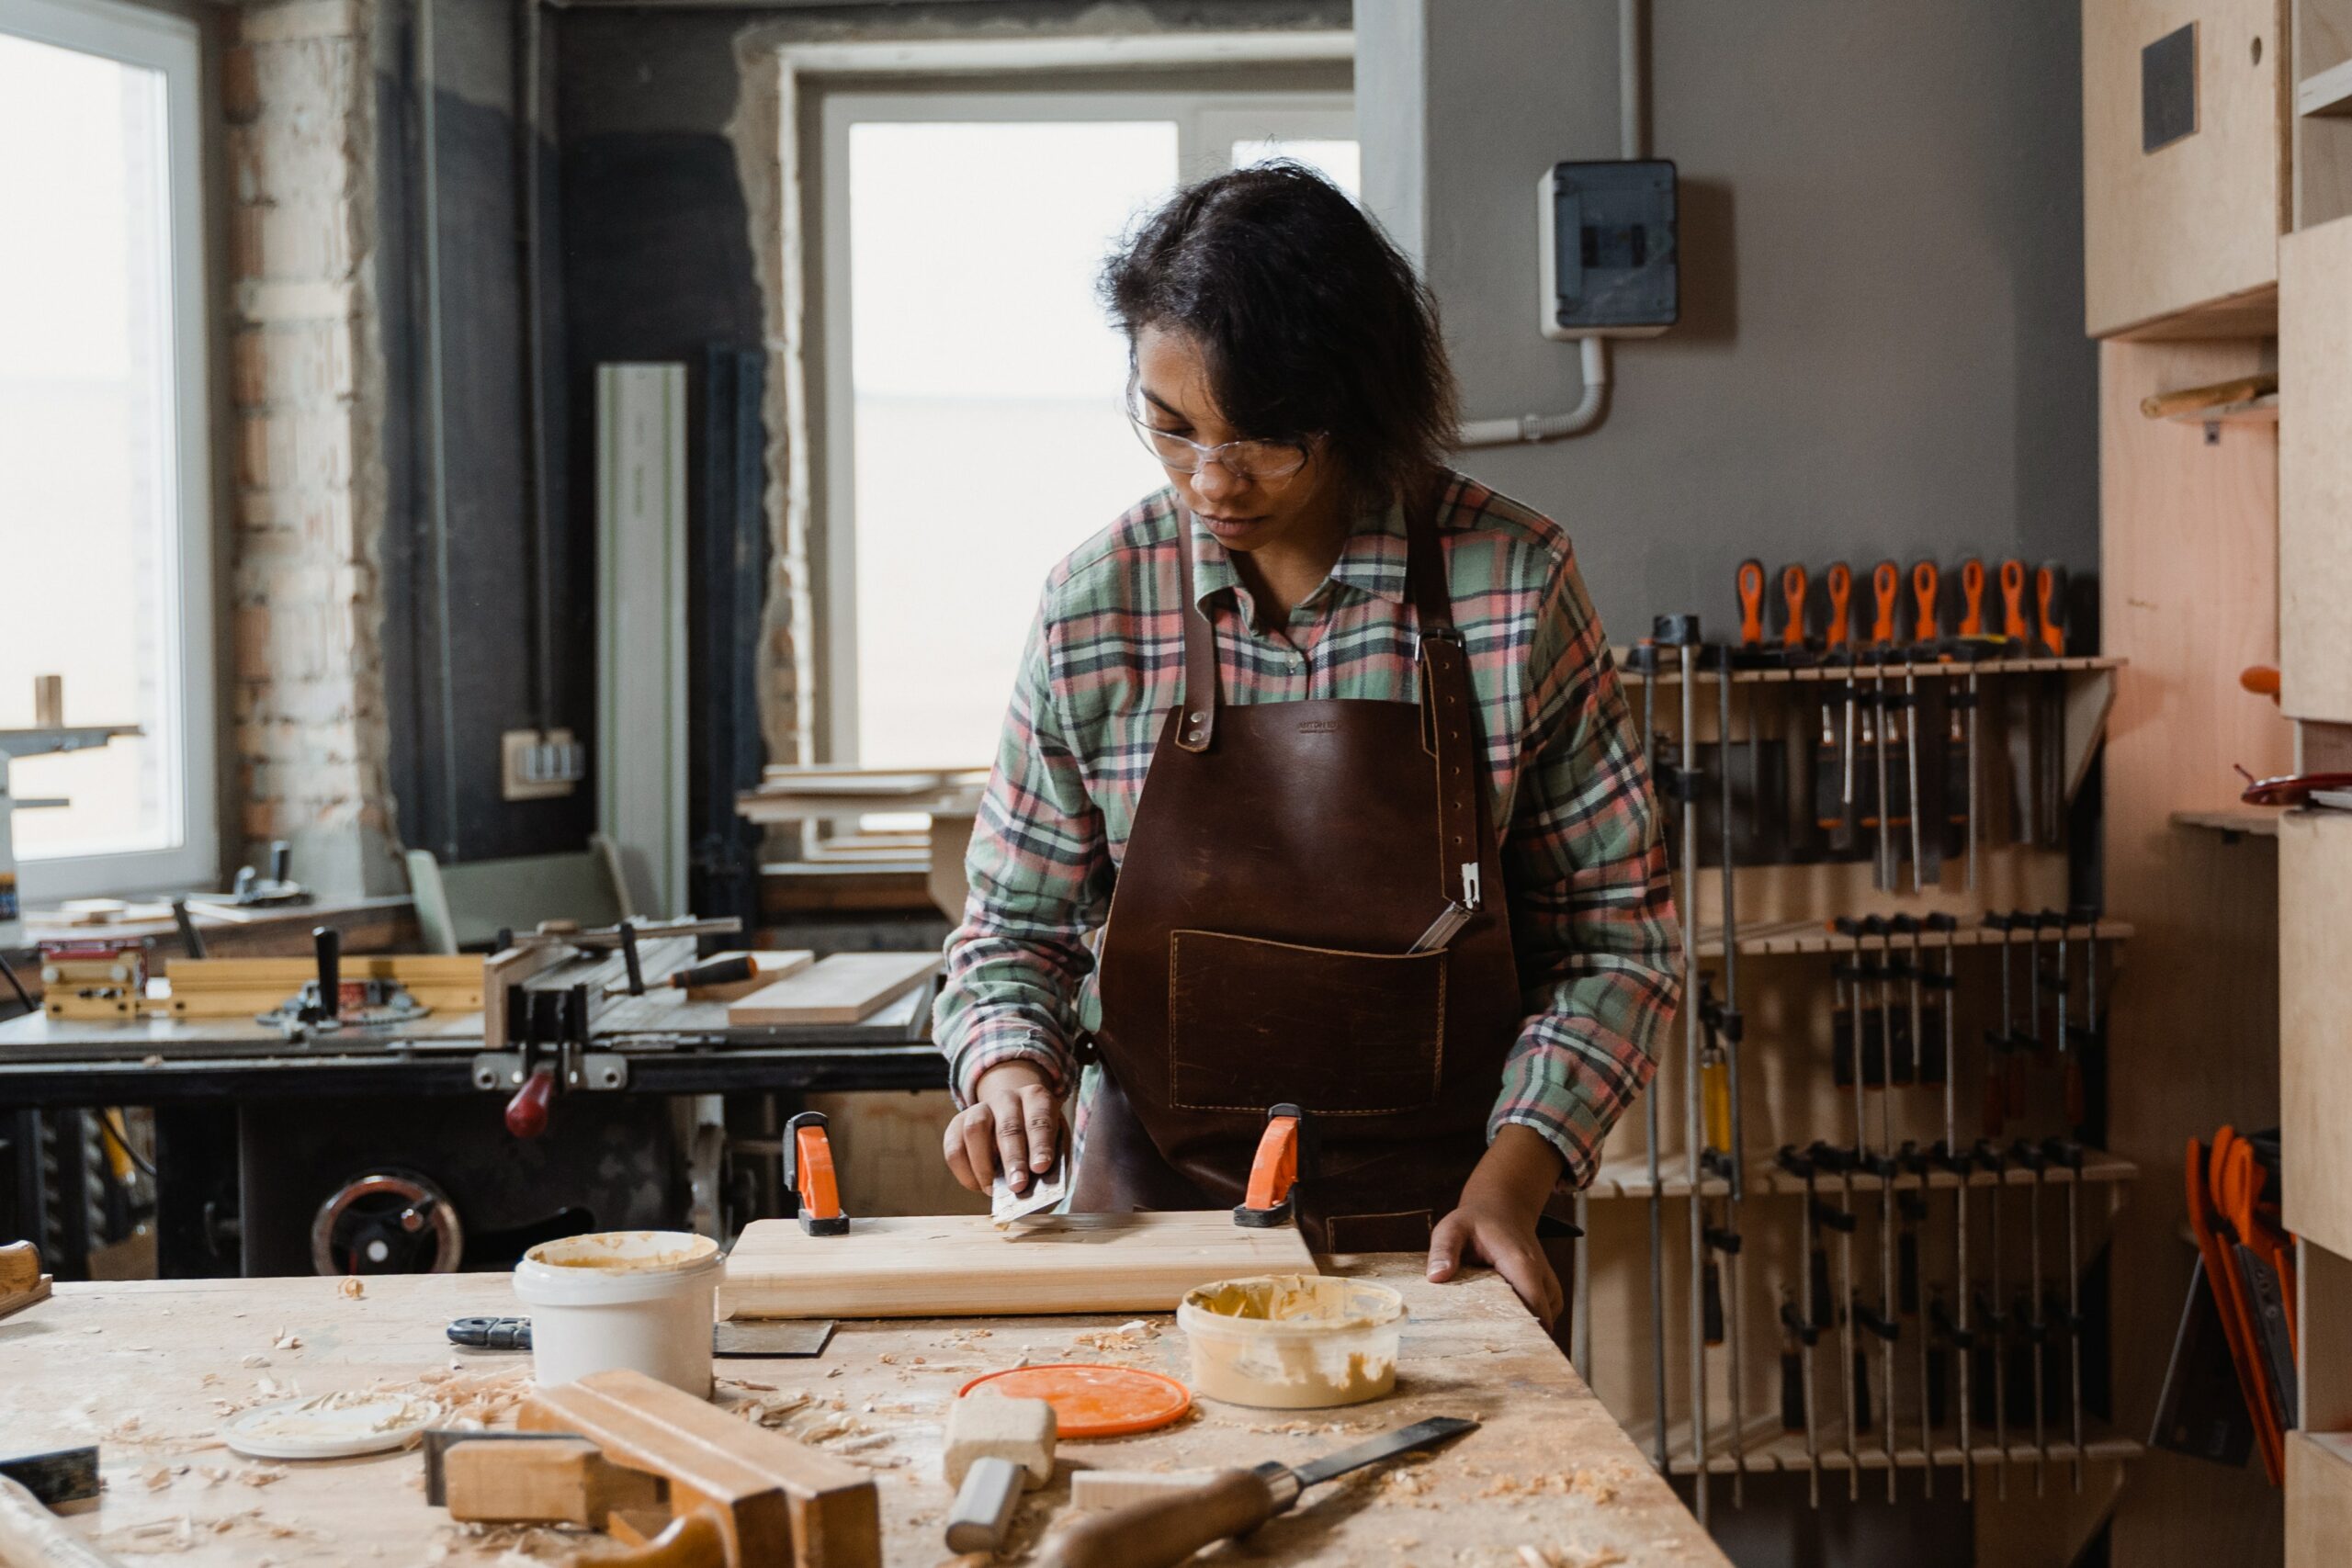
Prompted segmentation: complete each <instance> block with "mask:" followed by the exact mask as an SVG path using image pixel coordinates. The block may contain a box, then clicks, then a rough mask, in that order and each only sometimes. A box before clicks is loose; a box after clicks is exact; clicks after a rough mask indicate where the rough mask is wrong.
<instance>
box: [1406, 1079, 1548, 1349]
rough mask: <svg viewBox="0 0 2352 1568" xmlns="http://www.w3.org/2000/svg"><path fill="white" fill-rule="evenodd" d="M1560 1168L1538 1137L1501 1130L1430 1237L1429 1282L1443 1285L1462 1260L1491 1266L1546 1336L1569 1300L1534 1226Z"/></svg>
mask: <svg viewBox="0 0 2352 1568" xmlns="http://www.w3.org/2000/svg"><path fill="white" fill-rule="evenodd" d="M1559 1171H1560V1156H1559V1155H1558V1153H1557V1152H1556V1151H1555V1150H1554V1149H1553V1147H1552V1145H1550V1144H1549V1143H1548V1142H1546V1141H1545V1140H1544V1137H1543V1135H1542V1134H1539V1133H1537V1132H1535V1131H1534V1130H1533V1129H1532V1128H1529V1127H1522V1126H1520V1125H1518V1124H1517V1123H1512V1124H1510V1125H1508V1126H1505V1127H1503V1128H1502V1129H1501V1130H1500V1132H1499V1133H1498V1134H1497V1136H1496V1138H1495V1141H1494V1143H1493V1145H1490V1146H1489V1147H1488V1148H1487V1153H1486V1155H1485V1156H1484V1157H1482V1158H1481V1159H1480V1160H1479V1161H1478V1167H1477V1168H1476V1170H1474V1171H1472V1172H1471V1174H1470V1179H1469V1180H1468V1181H1466V1182H1464V1184H1463V1188H1462V1202H1461V1205H1460V1206H1459V1207H1458V1208H1456V1209H1455V1210H1454V1211H1453V1213H1450V1214H1448V1215H1446V1216H1445V1218H1443V1219H1442V1220H1440V1221H1439V1222H1438V1223H1437V1228H1436V1229H1435V1230H1434V1231H1432V1232H1430V1280H1432V1281H1435V1282H1437V1283H1440V1284H1442V1283H1444V1282H1445V1281H1446V1280H1451V1279H1453V1276H1454V1274H1455V1272H1456V1271H1457V1270H1458V1269H1460V1268H1461V1266H1462V1264H1463V1263H1464V1261H1470V1262H1483V1263H1487V1264H1491V1265H1492V1266H1493V1267H1494V1270H1495V1272H1496V1273H1498V1274H1500V1275H1501V1276H1502V1277H1503V1279H1504V1280H1507V1281H1509V1283H1510V1288H1511V1289H1512V1290H1514V1291H1516V1292H1519V1299H1520V1300H1521V1301H1522V1302H1524V1303H1527V1310H1528V1311H1530V1312H1532V1313H1533V1314H1535V1316H1536V1318H1537V1320H1538V1321H1539V1322H1541V1323H1542V1324H1543V1325H1544V1328H1545V1330H1547V1331H1548V1330H1549V1329H1550V1328H1551V1326H1552V1325H1553V1324H1554V1323H1555V1322H1557V1321H1558V1319H1559V1316H1560V1313H1561V1310H1562V1309H1563V1308H1564V1307H1565V1306H1566V1297H1565V1295H1564V1294H1563V1293H1562V1292H1561V1290H1560V1276H1559V1275H1558V1274H1557V1273H1555V1271H1554V1270H1553V1268H1552V1265H1551V1263H1550V1261H1549V1260H1548V1259H1546V1258H1544V1247H1543V1245H1542V1244H1541V1243H1540V1242H1538V1241H1537V1240H1536V1239H1535V1222H1536V1221H1537V1220H1538V1219H1540V1218H1541V1217H1542V1216H1543V1213H1544V1201H1545V1200H1546V1199H1548V1198H1549V1197H1550V1196H1551V1192H1552V1184H1553V1183H1554V1182H1555V1180H1557V1179H1558V1177H1559Z"/></svg>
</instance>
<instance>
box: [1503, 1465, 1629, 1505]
mask: <svg viewBox="0 0 2352 1568" xmlns="http://www.w3.org/2000/svg"><path fill="white" fill-rule="evenodd" d="M1476 1495H1477V1496H1479V1497H1481V1498H1488V1499H1494V1498H1501V1499H1508V1500H1510V1501H1512V1502H1526V1501H1528V1500H1530V1499H1532V1498H1536V1497H1584V1498H1588V1499H1589V1500H1590V1501H1592V1502H1594V1503H1607V1502H1609V1501H1611V1499H1613V1498H1614V1497H1615V1496H1616V1495H1617V1488H1616V1486H1615V1485H1614V1484H1613V1483H1612V1482H1611V1479H1610V1478H1609V1477H1606V1476H1602V1475H1600V1474H1598V1473H1596V1472H1593V1471H1589V1470H1574V1471H1561V1472H1557V1473H1555V1474H1551V1475H1537V1476H1528V1477H1521V1476H1516V1475H1498V1476H1497V1477H1495V1478H1494V1479H1493V1480H1492V1481H1489V1482H1488V1483H1487V1484H1486V1485H1484V1486H1482V1487H1480V1488H1479V1489H1478V1492H1477V1494H1476Z"/></svg>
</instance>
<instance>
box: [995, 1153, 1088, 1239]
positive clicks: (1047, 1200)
mask: <svg viewBox="0 0 2352 1568" xmlns="http://www.w3.org/2000/svg"><path fill="white" fill-rule="evenodd" d="M1068 1192H1069V1150H1068V1149H1067V1148H1065V1149H1064V1150H1063V1151H1062V1152H1061V1153H1060V1155H1058V1156H1056V1158H1055V1160H1054V1168H1052V1169H1051V1170H1048V1171H1046V1173H1045V1174H1044V1175H1043V1176H1034V1177H1032V1178H1031V1179H1030V1182H1029V1190H1028V1191H1026V1192H1015V1191H1013V1190H1012V1188H1011V1187H1010V1186H1008V1185H1007V1184H1006V1182H1005V1179H1004V1173H1003V1172H1002V1171H999V1172H997V1178H996V1182H995V1184H994V1185H993V1186H991V1187H990V1188H989V1223H990V1224H994V1225H995V1226H996V1228H997V1229H999V1230H1008V1229H1010V1228H1012V1226H1014V1225H1016V1224H1021V1223H1022V1222H1023V1221H1024V1220H1028V1219H1030V1218H1031V1216H1033V1215H1037V1214H1042V1213H1044V1212H1045V1211H1046V1210H1048V1209H1051V1208H1054V1207H1056V1206H1057V1205H1058V1204H1059V1203H1060V1202H1061V1201H1062V1199H1063V1198H1064V1197H1065V1196H1066V1195H1067V1194H1068Z"/></svg>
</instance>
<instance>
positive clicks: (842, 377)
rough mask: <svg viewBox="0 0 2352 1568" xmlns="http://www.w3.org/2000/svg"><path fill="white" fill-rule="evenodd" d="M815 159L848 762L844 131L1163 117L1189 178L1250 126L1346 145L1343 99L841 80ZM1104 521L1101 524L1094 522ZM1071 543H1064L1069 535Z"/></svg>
mask: <svg viewBox="0 0 2352 1568" xmlns="http://www.w3.org/2000/svg"><path fill="white" fill-rule="evenodd" d="M815 119H816V126H815V129H816V131H817V138H816V139H817V142H818V146H817V149H816V152H817V156H816V158H815V159H814V160H813V162H814V164H815V170H814V175H815V178H814V181H813V183H814V185H815V187H816V188H815V191H814V193H813V195H814V197H815V199H814V202H813V204H812V205H813V206H814V209H815V213H816V217H817V234H818V237H819V243H818V245H817V246H816V247H815V251H816V254H812V255H809V256H808V257H807V258H806V260H807V262H808V264H809V270H810V271H811V272H813V273H814V274H815V277H814V278H813V279H812V281H813V282H814V283H815V286H816V287H815V288H813V289H812V290H811V292H812V294H813V295H814V296H815V298H814V299H813V300H812V301H811V303H812V304H813V305H814V306H815V307H816V310H815V313H816V315H817V317H818V321H819V332H818V334H817V335H818V345H817V347H818V353H817V355H816V356H815V357H817V358H818V360H819V362H820V370H819V373H818V375H817V376H815V377H813V378H812V380H813V381H814V382H815V383H816V384H815V386H814V388H813V390H814V391H815V392H816V404H817V407H816V410H815V411H814V412H815V413H816V416H817V417H816V420H815V424H816V433H815V434H817V438H818V439H817V446H818V454H817V455H818V457H819V458H820V461H819V464H818V469H819V473H818V477H817V482H816V484H815V486H814V488H815V490H816V491H817V494H816V496H815V498H814V499H815V502H816V504H815V507H814V512H815V513H816V515H817V517H819V518H820V519H821V523H820V529H819V541H818V542H819V545H820V559H819V561H818V562H816V563H815V565H816V567H817V570H816V580H817V581H818V583H819V584H820V592H817V593H816V594H814V595H812V598H813V600H814V603H813V604H811V606H810V613H811V618H812V620H813V622H814V629H815V632H816V639H815V642H816V647H815V651H816V655H817V658H816V661H815V662H816V670H815V674H816V678H817V687H818V698H819V702H820V716H819V719H818V724H817V731H818V735H819V737H820V744H821V746H822V747H823V754H824V755H825V757H826V758H827V759H828V760H829V761H833V762H835V763H840V764H844V765H855V764H857V763H858V762H859V761H861V759H860V754H859V737H858V696H859V694H858V677H859V668H858V666H859V660H858V657H857V501H856V483H855V476H856V451H857V426H856V388H855V385H854V378H853V366H854V343H853V339H852V327H851V310H850V254H849V245H850V220H849V179H848V173H849V140H850V137H849V132H850V128H851V127H852V126H853V125H856V124H860V123H866V122H875V121H879V122H885V123H908V122H919V121H933V122H937V121H956V122H973V123H1000V124H1022V123H1042V122H1049V121H1067V120H1079V121H1090V120H1098V121H1118V120H1161V121H1173V122H1174V123H1175V126H1176V168H1177V178H1178V179H1179V180H1180V181H1182V182H1188V183H1189V182H1190V181H1193V180H1196V179H1200V178H1203V177H1204V176H1205V175H1211V174H1215V173H1216V172H1217V171H1219V170H1222V169H1225V168H1227V167H1229V166H1230V165H1231V160H1232V155H1233V144H1234V142H1235V141H1240V140H1244V139H1246V138H1247V137H1249V136H1250V135H1251V134H1253V133H1260V134H1270V135H1273V136H1277V137H1281V138H1284V139H1318V138H1319V139H1340V140H1357V136H1356V115H1355V95H1354V94H1353V93H1352V92H1351V91H1350V92H1340V91H1332V90H1329V89H1320V88H1306V87H1299V88H1289V87H1283V86H1279V85H1267V86H1265V87H1260V88H1251V89H1247V90H1241V91H1231V90H1205V89H1189V90H1188V89H1185V88H1182V87H1173V86H1165V85H1143V84H1138V85H1136V86H1134V87H1132V88H1125V87H1105V86H1103V85H1100V84H1099V79H1097V81H1095V82H1090V83H1088V84H1086V85H1076V84H1072V85H1056V84H1055V83H1054V82H1053V80H1052V79H1051V78H1050V77H1049V76H1048V77H1045V78H1043V79H1041V80H1039V81H1038V82H1036V83H1035V85H1030V84H1027V83H1023V84H1021V85H1003V84H1001V82H999V83H991V84H989V85H986V86H973V85H965V84H960V83H956V82H953V81H943V82H938V83H935V84H923V85H910V84H903V83H898V84H892V85H888V86H879V85H877V86H854V87H842V88H838V89H836V90H833V91H831V92H828V93H826V94H825V95H824V96H823V98H822V100H821V102H820V105H819V106H818V113H817V115H816V117H815ZM1103 521H1104V522H1108V521H1109V519H1108V518H1105V519H1103ZM1071 543H1072V544H1073V545H1075V544H1076V543H1078V541H1077V540H1072V541H1071ZM988 761H989V759H987V758H978V759H971V758H949V759H942V760H941V764H942V765H943V766H945V765H954V766H958V767H961V766H984V765H985V764H986V763H987V762H988Z"/></svg>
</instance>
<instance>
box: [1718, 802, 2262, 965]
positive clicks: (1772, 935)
mask: <svg viewBox="0 0 2352 1568" xmlns="http://www.w3.org/2000/svg"><path fill="white" fill-rule="evenodd" d="M2273 830H2274V831H2275V830H2276V829H2273ZM2130 937H2131V922H2129V921H2128V920H2105V919H2102V920H2095V921H2088V922H2083V921H2076V922H2073V923H2070V924H2069V925H2068V926H2067V927H2066V940H2067V941H2068V942H2089V941H2091V940H2092V939H2093V938H2097V939H2098V941H2100V942H2123V941H2127V940H2129V939H2130ZM1857 940H1859V941H1860V951H1861V952H1863V953H1885V952H1888V951H1889V950H1893V951H1894V952H1897V953H1908V952H1910V951H1911V946H1912V943H1911V939H1910V938H1909V937H1907V936H1905V937H1895V936H1865V937H1861V938H1860V939H1856V938H1854V937H1849V936H1844V935H1841V934H1840V933H1838V932H1837V931H1832V930H1829V929H1828V928H1827V927H1826V925H1825V924H1824V923H1823V922H1821V921H1819V920H1759V921H1748V922H1743V923H1742V924H1741V926H1740V928H1739V953H1740V956H1741V957H1743V958H1747V957H1757V958H1784V957H1789V956H1792V955H1796V954H1804V953H1853V952H1854V951H1855V950H1856V942H1857ZM2058 940H2059V939H2058V933H2057V931H2054V930H2052V931H2044V932H2042V933H2041V942H2044V943H2051V942H2056V941H2058ZM2008 941H2009V942H2011V943H2012V944H2013V945H2016V946H2019V947H2028V946H2031V945H2032V943H2031V942H2030V940H2029V939H2028V937H2027V936H2026V934H2025V933H2023V932H2018V933H2015V934H2013V935H2011V936H2010V937H2009V938H2008ZM2001 942H2002V933H2001V932H1999V931H1994V930H1992V929H1990V928H1989V927H1985V926H1980V925H1963V926H1962V927H1960V928H1959V929H1958V930H1956V931H1951V933H1950V935H1949V940H1947V937H1946V934H1945V933H1943V932H1939V931H1925V932H1922V933H1921V934H1920V938H1919V944H1918V945H1919V949H1920V951H1921V952H1922V953H1926V954H1927V955H1928V957H1930V958H1932V957H1934V956H1935V955H1936V954H1937V953H1940V952H1942V951H1943V950H1944V948H1945V947H1946V946H1951V947H1998V946H1999V945H2000V944H2001ZM1723 955H1724V933H1723V931H1722V928H1720V927H1716V928H1713V929H1708V928H1702V929H1701V931H1700V932H1699V956H1700V957H1701V958H1721V957H1722V956H1723Z"/></svg>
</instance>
